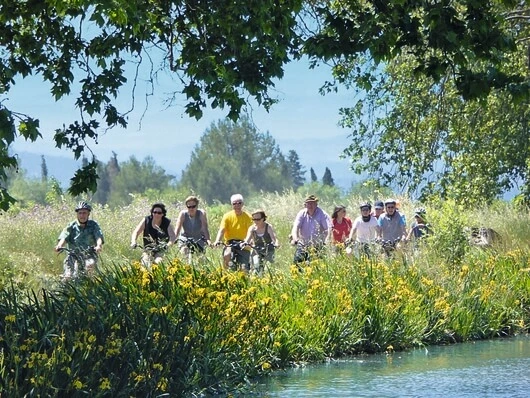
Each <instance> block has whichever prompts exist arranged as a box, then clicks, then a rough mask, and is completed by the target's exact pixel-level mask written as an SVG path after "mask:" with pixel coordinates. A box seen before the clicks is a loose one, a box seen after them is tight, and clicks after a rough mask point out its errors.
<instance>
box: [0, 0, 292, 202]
mask: <svg viewBox="0 0 530 398" xmlns="http://www.w3.org/2000/svg"><path fill="white" fill-rule="evenodd" d="M300 8H301V1H300V0H285V1H282V2H281V4H280V3H278V2H277V1H275V0H263V1H254V2H248V1H242V0H240V1H224V0H219V1H204V0H199V1H193V2H183V1H177V0H175V1H171V0H169V1H166V0H164V1H160V0H151V1H138V0H115V1H113V2H112V5H111V4H110V3H108V2H105V1H99V0H80V1H75V2H73V1H35V0H30V1H22V0H13V1H11V2H7V3H6V2H4V3H3V4H2V5H1V6H0V16H1V18H0V31H1V32H2V34H1V35H0V47H1V48H2V54H3V56H2V59H1V61H0V71H1V73H0V92H1V93H2V94H3V95H7V94H8V93H9V90H10V89H11V88H12V87H13V86H14V85H15V84H16V82H17V81H18V80H19V79H23V78H25V77H26V76H28V75H32V74H39V75H40V76H42V78H43V79H44V81H46V82H48V83H49V84H50V86H51V89H50V90H51V94H52V96H53V98H54V99H55V100H59V99H61V98H63V97H65V96H68V95H76V101H75V105H76V107H77V108H78V109H79V112H80V116H79V120H74V121H72V122H71V123H67V124H66V125H64V126H63V127H62V128H57V129H56V130H55V137H54V138H55V142H56V145H57V147H59V148H68V149H71V150H72V151H73V153H74V157H75V158H76V159H79V158H80V157H81V155H82V153H83V152H84V151H85V150H86V149H87V145H88V142H89V141H90V140H97V137H98V130H99V128H100V127H101V126H102V125H103V127H105V128H112V127H115V126H121V127H125V126H126V125H127V120H126V114H125V113H124V112H122V111H120V110H119V109H117V108H116V106H115V104H114V103H113V101H114V98H116V97H117V95H118V93H119V92H120V89H122V88H123V86H124V84H125V83H126V82H127V73H126V70H127V68H126V59H128V60H130V62H131V64H132V66H133V67H134V68H135V69H136V70H139V68H140V64H141V63H142V62H143V61H144V60H147V61H146V62H147V63H148V64H149V63H151V62H153V61H154V60H156V59H160V60H161V64H160V65H154V66H153V69H152V78H153V80H154V79H155V78H156V73H157V71H158V70H161V71H164V72H169V73H173V74H174V75H175V77H176V78H175V79H174V81H176V82H179V85H178V86H176V87H173V88H169V90H173V91H174V92H175V94H177V93H181V94H182V95H183V96H184V97H185V98H186V101H187V103H186V105H185V107H186V112H187V113H188V114H189V115H190V116H192V117H196V118H200V117H201V115H202V110H203V109H204V108H205V107H207V106H211V107H212V108H218V107H220V108H225V107H227V108H228V109H229V111H228V116H229V117H230V118H232V119H236V118H237V117H238V115H239V113H240V111H241V109H242V107H243V105H244V104H245V102H246V100H247V98H252V99H253V100H255V101H257V103H258V104H260V105H263V106H265V107H266V108H269V107H270V106H271V105H272V104H273V103H274V102H275V100H274V98H272V97H271V96H270V95H269V92H268V89H269V87H270V86H271V85H273V79H274V78H281V77H282V76H283V64H284V63H286V62H288V60H289V56H290V54H291V53H293V52H294V51H295V50H296V47H297V44H298V42H297V41H296V40H295V39H296V35H295V33H294V27H295V23H296V19H295V18H296V15H297V12H298V11H299V10H300ZM88 26H89V27H88ZM155 69H156V70H155ZM133 78H134V73H133ZM133 86H134V84H133ZM73 90H79V91H78V92H77V93H76V94H74V93H73ZM166 91H167V90H166ZM133 97H134V94H133ZM207 101H209V102H207ZM0 129H1V134H0V137H1V138H0V180H4V179H5V178H4V177H5V171H6V170H7V169H8V168H11V167H16V165H17V159H16V157H14V156H10V155H9V153H8V148H9V146H10V145H11V144H12V143H13V142H14V140H15V139H16V138H17V137H21V138H24V139H26V140H30V141H33V142H35V141H36V140H37V139H39V138H40V136H41V134H40V130H39V120H37V119H35V118H34V117H33V116H31V115H26V114H24V110H12V109H8V108H7V107H6V102H5V101H4V102H2V104H1V106H0ZM96 173H97V163H96V161H95V159H93V160H92V161H91V162H89V164H88V165H87V166H86V167H84V168H82V169H80V170H78V172H76V174H75V175H74V177H73V179H72V185H71V187H70V189H69V190H70V193H72V194H73V195H77V194H79V193H81V192H85V191H87V190H91V191H95V189H96V185H97V184H96V181H97V178H96V175H97V174H96ZM10 203H13V198H12V197H11V196H10V195H9V192H8V191H7V190H6V189H5V188H4V187H1V188H0V208H1V209H6V208H7V207H8V206H9V204H10Z"/></svg>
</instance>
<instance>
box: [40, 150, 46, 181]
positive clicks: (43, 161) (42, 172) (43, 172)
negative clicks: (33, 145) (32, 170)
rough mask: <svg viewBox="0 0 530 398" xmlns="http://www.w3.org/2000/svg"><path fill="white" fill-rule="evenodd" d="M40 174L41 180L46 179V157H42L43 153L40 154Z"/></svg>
mask: <svg viewBox="0 0 530 398" xmlns="http://www.w3.org/2000/svg"><path fill="white" fill-rule="evenodd" d="M40 175H41V177H40V178H41V180H42V182H47V181H48V166H47V165H46V159H44V155H42V156H41V163H40Z"/></svg>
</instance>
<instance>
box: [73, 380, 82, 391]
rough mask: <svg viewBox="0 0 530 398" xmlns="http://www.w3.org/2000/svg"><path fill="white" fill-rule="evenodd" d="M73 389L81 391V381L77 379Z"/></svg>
mask: <svg viewBox="0 0 530 398" xmlns="http://www.w3.org/2000/svg"><path fill="white" fill-rule="evenodd" d="M72 387H74V389H75V390H80V389H82V388H83V383H82V382H81V380H79V379H75V380H74V381H73V383H72Z"/></svg>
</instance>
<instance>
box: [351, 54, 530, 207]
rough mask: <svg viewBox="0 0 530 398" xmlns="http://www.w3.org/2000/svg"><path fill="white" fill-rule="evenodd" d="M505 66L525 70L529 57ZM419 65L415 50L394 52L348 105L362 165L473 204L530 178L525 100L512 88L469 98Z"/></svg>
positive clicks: (405, 184)
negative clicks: (515, 98) (398, 54)
mask: <svg viewBox="0 0 530 398" xmlns="http://www.w3.org/2000/svg"><path fill="white" fill-rule="evenodd" d="M523 51H524V53H526V49H524V50H523V48H521V55H522V54H523ZM365 65H367V64H365ZM506 67H507V68H517V69H520V70H522V69H524V68H525V64H524V59H523V58H522V57H516V56H514V57H512V58H511V59H510V60H507V65H506ZM414 69H415V64H414V59H412V58H411V57H409V56H403V57H400V58H397V59H395V60H393V61H392V62H390V63H389V64H388V66H387V67H386V68H385V69H384V74H383V75H381V76H380V79H379V80H378V81H375V80H374V81H373V83H372V85H371V87H370V89H369V90H367V91H366V92H365V95H364V96H363V100H362V103H361V102H360V101H359V102H358V103H357V104H355V106H353V107H352V108H350V109H344V110H343V116H344V117H343V124H344V126H346V127H348V128H351V129H352V141H351V144H350V146H349V147H348V148H347V150H346V154H347V155H348V156H349V157H350V158H351V160H352V164H353V167H354V170H355V171H356V172H358V173H363V172H368V173H369V174H370V175H371V176H373V177H374V178H376V179H378V180H380V181H381V182H383V183H386V184H389V185H391V186H392V187H394V188H399V189H400V190H402V191H403V192H406V193H409V194H411V195H413V196H418V197H420V198H423V199H426V198H428V197H429V196H432V195H437V196H441V197H442V198H453V199H455V200H457V201H459V202H461V203H467V204H475V203H478V202H491V201H492V200H494V199H495V198H496V197H498V196H499V195H500V194H501V193H502V192H505V191H507V190H509V189H511V188H513V187H514V184H516V183H517V182H518V181H519V182H521V181H522V182H526V184H528V183H530V180H529V176H530V168H529V161H528V159H530V146H529V143H528V131H529V129H530V124H529V120H530V113H529V112H530V111H529V108H528V102H527V101H515V102H514V101H513V100H512V98H511V96H510V94H509V93H508V92H507V91H506V90H493V91H492V92H491V93H490V94H489V95H488V96H487V97H485V98H483V99H476V100H467V101H465V100H464V99H463V98H462V96H461V95H459V94H458V90H457V89H456V87H455V85H454V83H453V82H452V81H451V80H450V79H442V80H439V81H437V80H434V79H432V78H425V77H424V78H420V77H418V76H416V74H415V73H414ZM352 71H353V68H352ZM352 78H353V79H355V77H352ZM383 93H384V94H383Z"/></svg>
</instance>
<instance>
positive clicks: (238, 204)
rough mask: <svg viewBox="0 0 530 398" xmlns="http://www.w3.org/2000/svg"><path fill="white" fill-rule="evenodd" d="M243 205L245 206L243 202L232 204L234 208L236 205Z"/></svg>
mask: <svg viewBox="0 0 530 398" xmlns="http://www.w3.org/2000/svg"><path fill="white" fill-rule="evenodd" d="M242 204H243V202H234V203H232V206H235V205H242Z"/></svg>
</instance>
